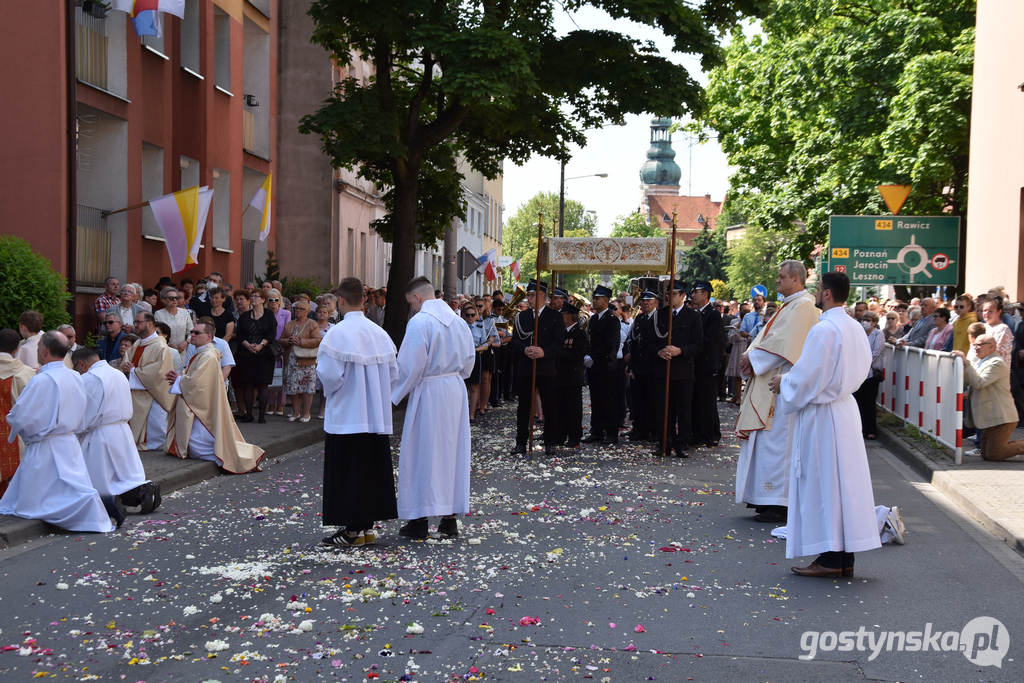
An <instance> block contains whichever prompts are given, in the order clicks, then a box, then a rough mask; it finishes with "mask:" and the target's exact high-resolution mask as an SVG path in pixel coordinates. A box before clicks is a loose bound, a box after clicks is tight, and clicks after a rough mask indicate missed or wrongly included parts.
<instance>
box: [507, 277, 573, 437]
mask: <svg viewBox="0 0 1024 683" xmlns="http://www.w3.org/2000/svg"><path fill="white" fill-rule="evenodd" d="M526 293H527V299H528V300H529V302H530V308H528V309H526V310H525V311H523V312H521V313H520V314H519V315H517V316H516V318H515V323H514V324H513V326H512V342H511V344H510V349H511V353H512V357H513V359H514V360H513V363H515V365H516V368H515V375H516V393H517V394H518V396H519V407H518V410H517V411H516V445H515V448H514V449H513V451H512V453H513V454H519V455H522V454H525V453H526V445H527V443H528V441H529V437H530V386H531V378H532V377H533V361H534V359H536V361H537V393H538V394H539V395H540V402H541V406H542V407H543V409H544V413H545V414H546V416H547V419H545V420H544V446H545V451H547V452H548V454H551V452H552V451H553V449H554V445H553V444H552V443H551V442H550V441H548V437H549V436H551V434H552V430H554V431H555V433H557V431H558V425H557V424H553V420H552V417H553V416H552V414H551V413H550V412H549V411H550V409H551V406H552V405H553V404H554V403H555V402H556V401H557V400H558V398H557V394H556V393H555V391H554V389H555V369H556V366H555V360H556V357H557V355H558V352H559V350H560V349H561V347H562V337H563V336H564V334H565V327H564V326H563V325H562V316H561V314H560V313H558V312H556V311H554V310H552V309H551V307H550V306H546V305H545V303H546V299H547V286H546V285H545V284H544V283H543V282H541V283H538V282H537V281H536V280H530V284H529V285H528V286H527V288H526ZM537 308H539V309H540V317H539V321H540V322H539V324H538V325H537V330H536V334H537V337H536V338H535V337H534V323H533V321H534V311H535V310H536V309H537Z"/></svg>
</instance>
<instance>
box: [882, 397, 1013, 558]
mask: <svg viewBox="0 0 1024 683" xmlns="http://www.w3.org/2000/svg"><path fill="white" fill-rule="evenodd" d="M884 422H887V420H885V419H884V418H883V417H882V414H880V415H879V425H878V426H879V432H878V440H879V441H880V442H881V443H882V444H884V445H885V447H886V448H888V449H889V450H890V451H891V452H892V453H893V454H894V455H895V456H896V457H898V458H899V459H900V460H902V461H903V462H905V463H906V464H907V465H909V466H910V467H911V468H912V469H914V470H915V471H916V472H917V473H918V474H920V475H921V476H922V477H924V478H925V480H927V481H929V482H931V484H932V486H934V487H935V488H936V489H938V490H939V491H941V492H942V493H943V494H944V495H945V496H946V497H947V498H949V499H950V500H951V501H953V502H954V503H955V504H956V505H957V506H959V507H960V508H961V509H962V510H964V511H965V512H967V514H969V515H970V516H972V517H974V518H975V519H976V520H977V521H978V522H979V523H980V524H981V525H982V526H983V527H985V528H986V529H987V530H988V531H989V532H990V533H992V534H993V535H994V536H996V537H997V538H999V539H1000V540H1002V541H1004V542H1005V543H1006V544H1007V545H1009V546H1010V547H1011V548H1013V549H1014V550H1016V551H1017V552H1018V553H1021V554H1022V555H1024V495H1022V492H1024V460H1021V459H1020V458H1019V457H1018V458H1013V459H1011V460H1008V461H1005V462H989V461H986V460H982V459H981V457H980V456H970V455H966V452H967V451H969V450H970V449H972V448H974V442H973V440H971V439H964V452H965V455H964V461H963V464H962V465H956V464H954V462H953V454H952V452H950V451H948V450H947V449H945V448H942V447H936V446H935V445H934V444H933V443H931V442H930V440H927V439H923V438H920V437H915V436H911V435H910V434H908V433H907V432H905V431H902V430H901V428H900V426H898V425H891V424H884ZM1013 438H1015V439H1020V438H1024V432H1022V431H1021V430H1017V431H1016V432H1015V433H1014V436H1013Z"/></svg>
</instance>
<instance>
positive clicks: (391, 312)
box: [384, 171, 419, 346]
mask: <svg viewBox="0 0 1024 683" xmlns="http://www.w3.org/2000/svg"><path fill="white" fill-rule="evenodd" d="M418 189H419V187H418V182H417V180H416V172H415V171H412V172H410V173H409V174H408V177H407V178H405V179H402V178H398V179H397V182H396V184H395V212H394V221H395V231H394V239H393V241H392V243H391V270H390V271H389V272H388V296H387V306H386V308H385V312H384V330H385V331H386V332H387V333H388V334H389V335H390V336H391V339H392V340H393V341H394V342H395V346H400V345H401V343H402V337H404V336H405V324H406V322H408V319H409V304H408V303H407V302H406V300H405V288H406V286H407V285H408V284H409V282H410V281H411V280H412V279H413V277H414V276H415V275H416V193H417V191H418Z"/></svg>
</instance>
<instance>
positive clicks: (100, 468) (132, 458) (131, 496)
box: [71, 346, 160, 526]
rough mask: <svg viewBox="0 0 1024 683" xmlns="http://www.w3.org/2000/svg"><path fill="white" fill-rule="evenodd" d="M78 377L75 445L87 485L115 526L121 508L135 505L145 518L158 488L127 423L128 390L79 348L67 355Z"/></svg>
mask: <svg viewBox="0 0 1024 683" xmlns="http://www.w3.org/2000/svg"><path fill="white" fill-rule="evenodd" d="M71 361H72V363H73V364H74V367H75V370H76V371H77V372H78V373H79V374H80V375H81V376H82V383H83V384H84V385H85V396H86V400H87V403H88V405H87V406H86V410H85V419H84V421H83V423H82V433H81V434H79V440H80V442H81V444H82V455H83V456H84V457H85V467H86V469H88V470H89V478H90V479H91V480H92V485H93V486H94V487H95V488H96V490H97V491H98V492H99V494H100V498H101V499H102V500H103V502H104V503H106V505H107V510H108V511H109V512H110V513H111V514H112V516H113V517H114V521H115V522H117V523H118V525H119V526H120V524H121V523H122V522H123V521H124V515H125V510H124V506H125V505H132V506H135V505H139V506H141V507H142V513H143V514H149V513H150V512H152V511H153V510H154V509H156V507H157V506H158V505H159V504H160V487H159V485H157V484H154V483H152V482H150V481H149V479H147V478H146V471H145V470H144V469H143V467H142V459H141V458H140V457H139V450H138V448H136V447H135V439H134V438H132V430H131V429H130V428H129V427H128V420H130V419H131V417H132V390H131V389H130V388H129V385H128V378H127V377H125V374H124V373H123V372H121V371H120V370H116V369H114V368H112V367H110V364H109V363H106V362H104V361H103V360H101V359H100V357H99V354H97V353H96V351H95V350H94V349H90V348H88V347H85V346H83V347H80V348H79V349H78V350H77V351H75V352H74V353H72V354H71Z"/></svg>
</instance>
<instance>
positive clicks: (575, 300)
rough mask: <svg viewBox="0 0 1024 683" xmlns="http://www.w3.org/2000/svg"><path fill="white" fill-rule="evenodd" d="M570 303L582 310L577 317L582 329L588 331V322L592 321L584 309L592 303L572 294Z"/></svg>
mask: <svg viewBox="0 0 1024 683" xmlns="http://www.w3.org/2000/svg"><path fill="white" fill-rule="evenodd" d="M569 303H571V304H572V305H573V306H575V307H576V308H578V309H580V313H579V316H578V317H577V322H578V323H579V326H580V328H581V329H584V330H585V329H587V321H588V320H589V319H590V314H589V313H587V312H586V311H585V310H583V307H584V306H589V305H590V302H589V301H587V300H586V299H584V298H583V297H582V296H580V295H578V294H570V295H569Z"/></svg>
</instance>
